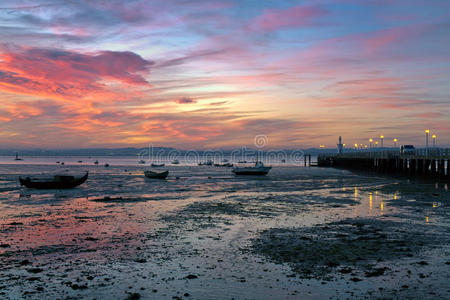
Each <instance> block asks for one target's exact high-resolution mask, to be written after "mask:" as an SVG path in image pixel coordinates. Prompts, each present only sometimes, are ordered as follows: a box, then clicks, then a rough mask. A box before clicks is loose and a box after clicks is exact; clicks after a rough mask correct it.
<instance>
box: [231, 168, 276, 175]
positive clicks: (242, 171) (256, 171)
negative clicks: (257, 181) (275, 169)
mask: <svg viewBox="0 0 450 300" xmlns="http://www.w3.org/2000/svg"><path fill="white" fill-rule="evenodd" d="M270 169H272V168H271V167H264V168H235V169H233V171H232V172H233V173H234V174H235V175H250V176H251V175H259V176H261V175H267V174H268V173H269V171H270Z"/></svg>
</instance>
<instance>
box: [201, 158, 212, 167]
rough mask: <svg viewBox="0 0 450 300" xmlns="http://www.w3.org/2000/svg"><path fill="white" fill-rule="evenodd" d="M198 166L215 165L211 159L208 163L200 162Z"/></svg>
mask: <svg viewBox="0 0 450 300" xmlns="http://www.w3.org/2000/svg"><path fill="white" fill-rule="evenodd" d="M198 165H199V166H212V165H213V161H212V160H210V159H209V160H207V161H206V162H199V163H198Z"/></svg>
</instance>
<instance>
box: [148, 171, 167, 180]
mask: <svg viewBox="0 0 450 300" xmlns="http://www.w3.org/2000/svg"><path fill="white" fill-rule="evenodd" d="M144 175H145V177H147V178H153V179H166V178H167V176H168V175H169V171H164V172H153V171H145V172H144Z"/></svg>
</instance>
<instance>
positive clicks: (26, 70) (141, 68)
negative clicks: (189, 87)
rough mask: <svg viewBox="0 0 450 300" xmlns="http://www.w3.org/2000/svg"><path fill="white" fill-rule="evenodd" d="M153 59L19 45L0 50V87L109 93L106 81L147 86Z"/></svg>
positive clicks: (67, 94)
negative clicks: (14, 47) (146, 77)
mask: <svg viewBox="0 0 450 300" xmlns="http://www.w3.org/2000/svg"><path fill="white" fill-rule="evenodd" d="M152 64H153V63H152V62H151V61H148V60H145V59H143V58H142V57H140V56H139V55H137V54H135V53H132V52H114V51H101V52H96V53H79V52H74V51H67V50H58V49H42V48H22V49H18V50H17V51H6V52H3V53H0V89H1V90H5V91H10V92H11V91H12V92H18V93H24V94H32V95H44V96H51V97H57V98H78V99H79V98H84V97H86V96H92V95H105V94H106V95H109V96H111V97H112V96H113V95H114V93H111V90H110V88H109V87H108V86H107V84H106V83H107V82H108V81H109V82H119V83H121V84H127V85H131V86H150V84H149V83H148V81H147V80H146V79H145V78H144V77H143V75H144V74H145V73H148V72H149V70H150V66H151V65H152Z"/></svg>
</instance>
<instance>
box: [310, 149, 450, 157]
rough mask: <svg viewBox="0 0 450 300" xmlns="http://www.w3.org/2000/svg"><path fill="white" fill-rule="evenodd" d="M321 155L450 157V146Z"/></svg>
mask: <svg viewBox="0 0 450 300" xmlns="http://www.w3.org/2000/svg"><path fill="white" fill-rule="evenodd" d="M318 156H321V157H324V156H325V157H334V156H339V157H343V158H386V159H387V158H410V159H413V158H430V159H450V148H428V149H426V148H419V149H415V150H414V152H408V153H400V151H399V150H391V149H389V150H379V151H370V150H355V151H352V152H344V153H342V154H338V153H324V154H319V155H318Z"/></svg>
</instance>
